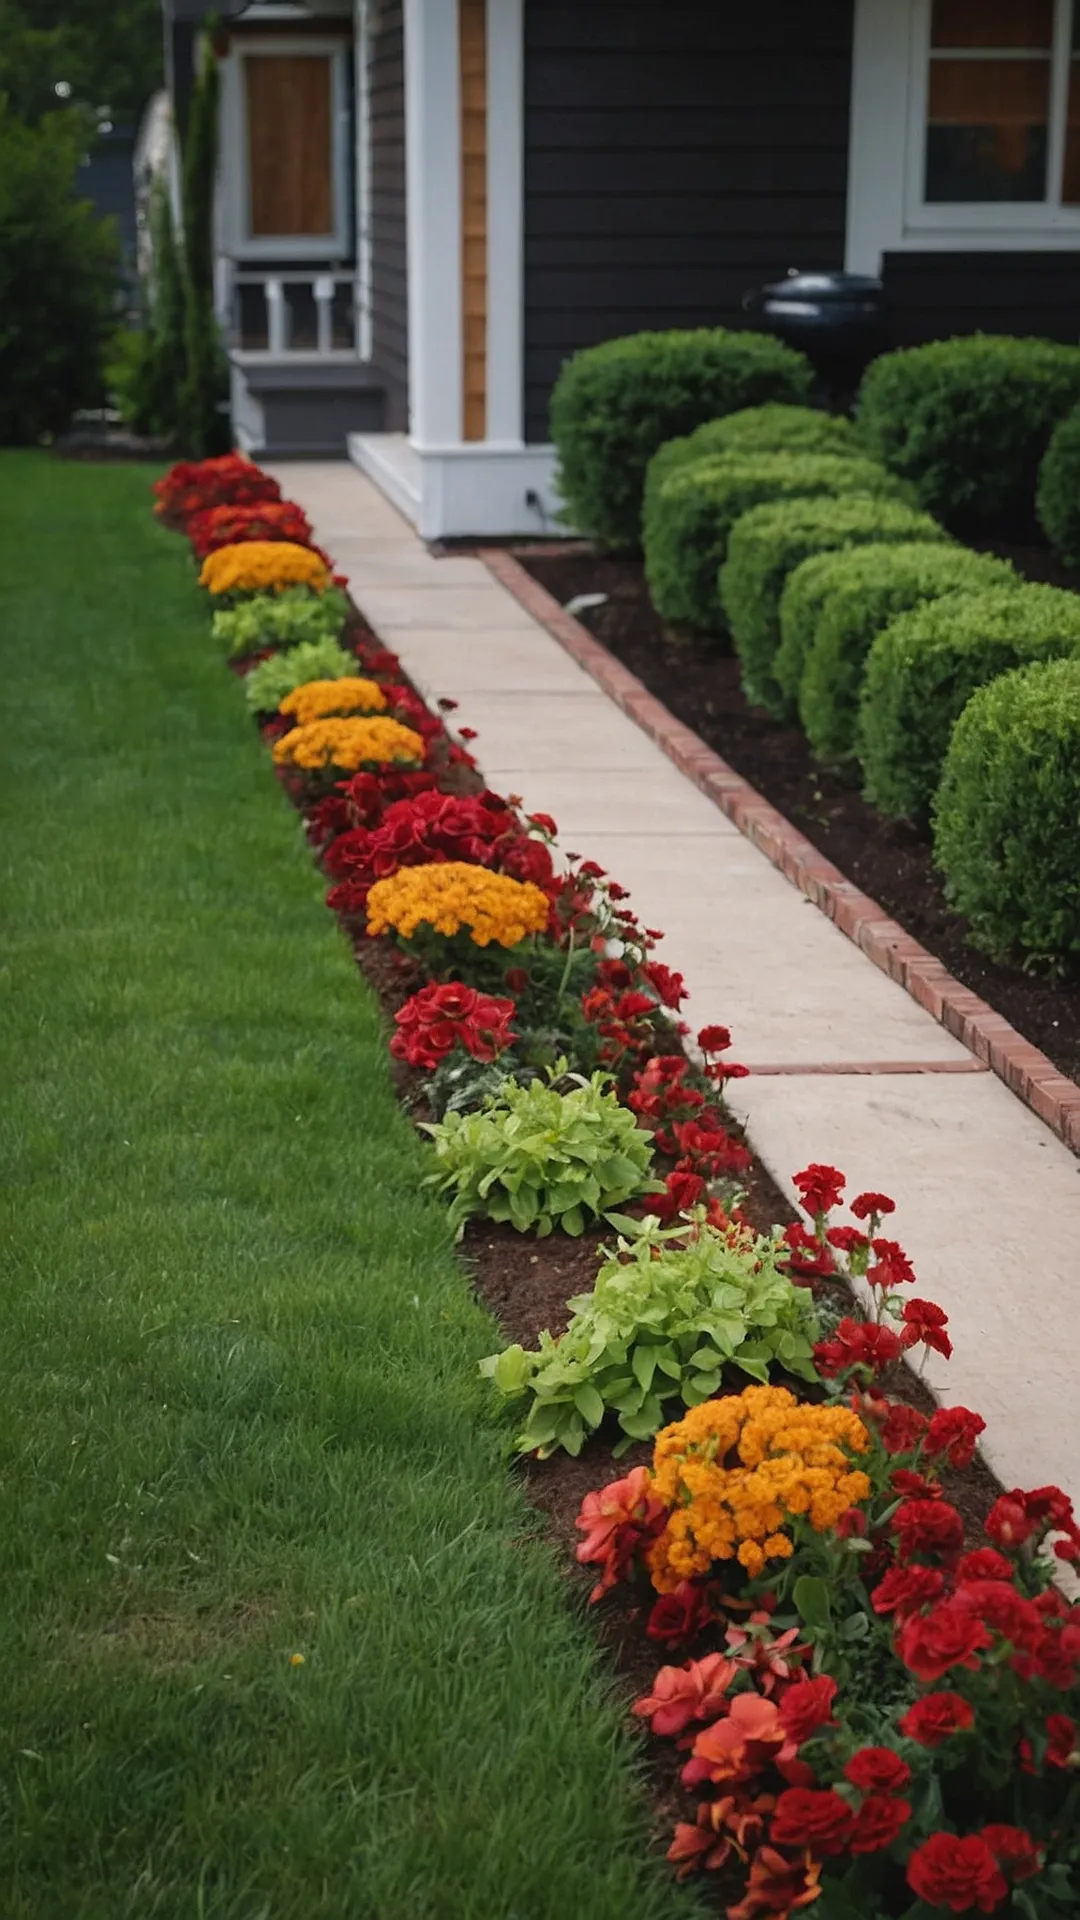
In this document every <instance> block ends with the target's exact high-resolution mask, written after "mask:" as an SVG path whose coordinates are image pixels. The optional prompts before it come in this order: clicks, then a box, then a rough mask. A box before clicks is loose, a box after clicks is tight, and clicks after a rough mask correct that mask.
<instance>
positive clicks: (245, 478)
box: [153, 453, 281, 526]
mask: <svg viewBox="0 0 1080 1920" xmlns="http://www.w3.org/2000/svg"><path fill="white" fill-rule="evenodd" d="M153 493H154V512H155V513H156V514H157V515H158V516H159V518H161V519H165V520H170V521H174V522H176V523H178V524H179V525H181V526H184V525H185V524H186V522H187V521H188V520H189V519H190V517H191V515H192V514H195V513H199V512H201V511H203V510H204V509H205V508H207V507H215V506H224V505H232V506H239V505H241V504H254V503H255V502H257V501H267V500H280V498H281V488H280V487H279V485H278V483H277V481H276V480H273V479H271V477H270V475H269V474H268V473H264V472H263V471H262V468H261V467H257V466H255V465H254V463H253V462H252V461H250V460H245V458H244V456H243V455H242V454H239V453H225V454H221V455H219V456H218V457H217V458H215V459H212V460H179V461H177V463H176V465H175V466H174V467H170V469H169V471H168V473H167V474H165V475H164V477H163V478H162V479H161V480H155V482H154V485H153Z"/></svg>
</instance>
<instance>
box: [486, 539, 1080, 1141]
mask: <svg viewBox="0 0 1080 1920" xmlns="http://www.w3.org/2000/svg"><path fill="white" fill-rule="evenodd" d="M478 557H479V559H481V560H482V561H483V562H484V565H485V566H486V567H487V569H488V572H489V573H491V574H492V575H493V576H494V578H495V579H496V580H498V581H499V582H500V584H501V585H502V586H504V587H506V588H507V590H508V591H509V592H510V593H512V594H513V595H514V598H515V599H516V600H517V601H518V602H519V603H520V604H521V606H523V607H524V608H525V610H526V612H528V613H530V614H531V615H532V617H533V619H534V620H537V621H538V622H539V624H540V625H541V626H542V627H545V628H546V629H547V631H548V633H550V634H551V636H552V638H553V639H554V640H557V641H558V642H559V645H560V646H561V647H564V648H565V649H566V652H567V653H569V654H570V655H571V657H572V658H573V659H574V660H576V661H577V663H578V665H579V666H580V667H583V668H584V669H585V672H586V673H588V674H590V675H591V677H592V678H593V679H594V680H595V681H596V682H597V684H598V685H599V686H601V687H602V688H603V690H604V692H605V693H606V694H608V695H609V696H610V698H611V699H612V700H614V702H615V704H616V706H618V707H621V709H622V711H623V712H624V713H625V714H627V715H628V716H629V718H630V719H631V720H633V721H634V722H635V724H636V725H637V726H639V727H640V728H641V730H642V732H643V733H647V734H648V735H649V737H650V739H652V740H655V742H656V744H657V746H658V747H660V748H662V749H663V751H664V753H666V754H667V756H668V759H669V760H673V761H674V763H675V765H676V766H677V767H678V769H679V771H680V773H684V774H685V775H686V777H687V779H688V780H692V781H693V783H694V785H695V786H696V787H699V788H700V789H701V791H702V792H703V793H705V794H707V795H708V797H709V799H710V800H712V801H713V803H714V804H715V805H716V806H718V807H719V808H720V810H721V812H722V813H725V814H726V815H727V817H728V819H729V820H731V821H732V822H733V824H734V825H735V826H736V827H738V829H739V832H740V833H743V834H745V835H746V838H747V839H748V840H750V841H752V842H753V844H754V846H756V847H758V848H759V849H760V851H761V852H762V853H763V854H765V856H766V858H767V859H769V860H771V861H772V864H773V866H774V867H779V869H780V871H781V873H783V874H786V876H787V878H788V879H789V880H790V881H791V882H792V883H793V885H794V886H796V887H798V888H799V889H800V890H801V892H803V893H804V894H805V895H806V898H807V899H808V900H812V901H813V903H814V905H815V906H816V907H818V908H820V910H821V912H822V913H825V914H827V915H828V917H829V919H830V920H833V921H835V923H836V925H837V926H838V927H839V928H840V930H841V932H842V933H846V934H847V937H848V939H849V940H852V941H854V943H855V945H856V946H857V947H859V948H861V950H862V952H863V953H865V954H866V956H867V958H868V959H869V960H872V961H873V962H874V965H875V966H876V967H880V969H881V971H882V973H887V974H888V975H889V978H890V979H892V980H895V981H897V982H898V983H899V985H900V986H902V987H904V988H905V989H906V991H907V992H908V993H909V994H910V995H911V997H912V999H913V1000H916V1001H917V1002H918V1004H919V1006H921V1007H923V1008H925V1010H926V1012H927V1013H931V1014H933V1016H934V1019H935V1020H937V1021H938V1022H939V1023H940V1025H941V1026H943V1027H944V1028H945V1029H946V1030H947V1032H949V1033H951V1034H953V1036H954V1037H955V1038H956V1039H957V1040H960V1041H962V1043H963V1045H964V1046H966V1047H967V1048H968V1049H969V1051H970V1052H971V1053H973V1054H974V1055H975V1058H976V1059H977V1060H980V1061H982V1062H983V1063H984V1064H985V1065H986V1066H988V1067H990V1068H991V1069H992V1071H993V1072H994V1073H996V1074H997V1075H998V1078H999V1079H1001V1080H1003V1081H1004V1082H1005V1085H1006V1086H1007V1087H1009V1088H1010V1089H1011V1091H1012V1092H1013V1093H1015V1094H1016V1095H1018V1097H1019V1098H1020V1099H1021V1100H1023V1101H1024V1103H1025V1105H1026V1106H1028V1107H1030V1108H1031V1110H1032V1112H1033V1113H1036V1114H1038V1116H1039V1119H1040V1120H1043V1121H1045V1122H1046V1125H1047V1126H1048V1127H1051V1128H1052V1129H1053V1131H1054V1132H1055V1133H1056V1134H1057V1135H1058V1137H1059V1139H1061V1140H1063V1141H1064V1142H1065V1144H1066V1146H1068V1147H1070V1148H1071V1149H1072V1151H1073V1152H1074V1153H1080V1087H1078V1086H1076V1085H1075V1084H1074V1082H1073V1081H1072V1080H1070V1079H1068V1078H1067V1077H1066V1075H1065V1074H1063V1073H1059V1071H1058V1069H1057V1068H1056V1067H1055V1066H1054V1065H1053V1063H1052V1062H1051V1061H1050V1060H1048V1059H1047V1057H1046V1055H1045V1053H1042V1052H1041V1051H1040V1049H1039V1048H1038V1047H1035V1046H1032V1045H1031V1043H1030V1041H1028V1040H1025V1039H1024V1037H1023V1035H1022V1034H1020V1033H1018V1032H1017V1030H1016V1028H1015V1027H1013V1026H1011V1025H1010V1024H1009V1022H1008V1021H1007V1020H1006V1019H1004V1018H1003V1016H1002V1015H1001V1014H999V1013H995V1012H994V1009H993V1007H991V1006H989V1005H988V1003H987V1002H986V1001H985V1000H983V999H981V998H980V996H979V995H978V994H977V993H972V992H971V990H970V988H968V987H964V986H961V984H960V982H959V980H954V979H953V976H952V975H951V974H950V973H949V972H948V970H947V968H946V967H945V966H944V965H943V964H942V962H941V961H940V960H935V958H934V956H933V954H931V953H928V952H927V950H926V948H925V947H923V946H921V945H920V944H919V942H918V941H917V940H915V939H913V938H912V936H911V935H910V934H909V933H905V931H904V929H903V927H901V926H900V925H899V923H898V922H897V921H896V920H892V919H890V918H889V916H888V914H887V913H886V912H885V910H884V908H883V907H880V906H879V905H878V904H877V901H876V900H872V899H871V898H870V896H869V894H866V893H863V892H861V891H860V889H859V888H858V887H856V886H855V885H853V883H852V882H851V881H850V880H848V879H847V878H846V877H845V875H844V874H843V873H841V871H840V869H839V867H835V866H834V865H833V863H832V861H831V860H826V858H825V856H824V854H822V853H819V851H818V849H817V848H816V847H815V846H814V844H813V842H812V841H811V840H808V839H807V838H806V835H805V834H803V833H800V832H799V830H798V828H797V827H793V826H792V825H791V823H790V821H788V820H786V819H785V818H784V816H783V814H782V813H780V812H778V811H777V809H776V808H775V807H774V806H772V805H771V804H770V802H769V801H768V800H766V799H765V798H764V797H763V796H762V795H761V794H760V793H758V791H757V789H756V787H752V786H751V785H750V782H749V781H748V780H744V779H743V777H742V775H741V774H738V773H736V772H735V769H734V768H733V767H729V766H728V764H727V761H726V760H722V759H721V758H720V755H719V754H718V753H714V752H713V750H712V748H711V747H707V746H706V745H705V742H704V741H703V740H702V739H700V738H699V736H698V735H697V734H696V733H694V732H693V730H692V728H690V727H688V726H686V725H684V723H683V722H682V721H681V720H676V718H675V716H674V714H672V713H669V712H668V710H667V708H666V707H665V706H664V705H663V703H662V701H660V700H657V699H656V697H655V695H653V694H651V693H650V692H649V691H648V688H647V687H645V686H643V685H642V682H641V681H640V680H639V679H638V678H637V675H636V674H633V673H631V672H630V670H629V668H628V667H624V666H623V664H622V662H621V661H619V660H616V659H615V658H614V657H613V655H612V654H610V653H609V652H608V650H607V648H606V647H604V646H602V645H601V643H600V641H599V640H596V639H594V637H593V635H592V634H591V633H589V632H588V630H587V629H586V628H585V627H583V626H582V625H581V622H580V621H578V620H575V619H574V617H573V615H572V614H569V613H566V612H565V611H564V609H563V608H562V607H561V606H560V605H559V603H558V601H557V600H556V599H555V598H554V597H553V596H552V595H551V594H550V593H548V591H547V589H546V587H542V586H541V585H540V583H539V581H537V580H534V579H533V577H532V575H531V574H529V573H527V572H526V571H525V568H524V567H523V566H522V565H521V563H520V561H518V560H516V559H515V558H514V556H513V554H511V553H507V552H505V551H504V550H502V549H501V548H493V547H484V548H481V549H480V551H479V555H478Z"/></svg>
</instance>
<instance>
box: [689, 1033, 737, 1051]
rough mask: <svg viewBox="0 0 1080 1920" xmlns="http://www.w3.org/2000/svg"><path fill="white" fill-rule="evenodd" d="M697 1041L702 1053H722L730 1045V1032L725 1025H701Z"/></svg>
mask: <svg viewBox="0 0 1080 1920" xmlns="http://www.w3.org/2000/svg"><path fill="white" fill-rule="evenodd" d="M697 1043H698V1046H699V1047H700V1048H701V1051H702V1053H724V1052H726V1050H727V1048H728V1047H730V1045H731V1034H730V1033H729V1032H728V1029H727V1028H726V1027H701V1028H700V1029H699V1031H698V1037H697Z"/></svg>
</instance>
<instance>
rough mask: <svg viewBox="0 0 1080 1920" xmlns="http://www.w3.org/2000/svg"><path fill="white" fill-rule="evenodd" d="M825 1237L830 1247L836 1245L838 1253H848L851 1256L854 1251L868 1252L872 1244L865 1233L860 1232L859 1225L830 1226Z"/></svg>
mask: <svg viewBox="0 0 1080 1920" xmlns="http://www.w3.org/2000/svg"><path fill="white" fill-rule="evenodd" d="M825 1238H826V1240H827V1241H828V1243H829V1245H830V1247H835V1248H836V1249H837V1252H838V1253H846V1254H847V1255H848V1257H849V1258H850V1256H851V1255H852V1254H853V1253H860V1254H861V1253H866V1252H867V1251H868V1249H869V1246H870V1242H869V1240H868V1239H867V1237H866V1235H865V1233H860V1232H859V1229H858V1227H830V1228H829V1231H828V1232H827V1234H826V1235H825Z"/></svg>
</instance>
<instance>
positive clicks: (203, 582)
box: [199, 540, 330, 593]
mask: <svg viewBox="0 0 1080 1920" xmlns="http://www.w3.org/2000/svg"><path fill="white" fill-rule="evenodd" d="M199 585H200V587H206V589H207V590H208V592H210V593H232V592H235V591H237V590H238V589H243V590H244V591H245V592H251V593H280V592H281V590H282V588H283V587H314V589H315V591H316V592H317V593H323V592H324V591H325V589H326V588H327V587H328V586H329V585H330V572H329V569H328V568H327V566H326V563H325V561H323V560H320V558H319V556H318V554H317V553H313V552H312V550H311V548H310V547H298V546H296V545H295V544H294V543H293V541H291V540H242V541H239V542H237V544H236V545H235V546H231V547H219V548H218V550H217V552H216V553H208V554H207V556H206V559H205V560H204V561H203V564H202V572H201V573H200V575H199Z"/></svg>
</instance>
